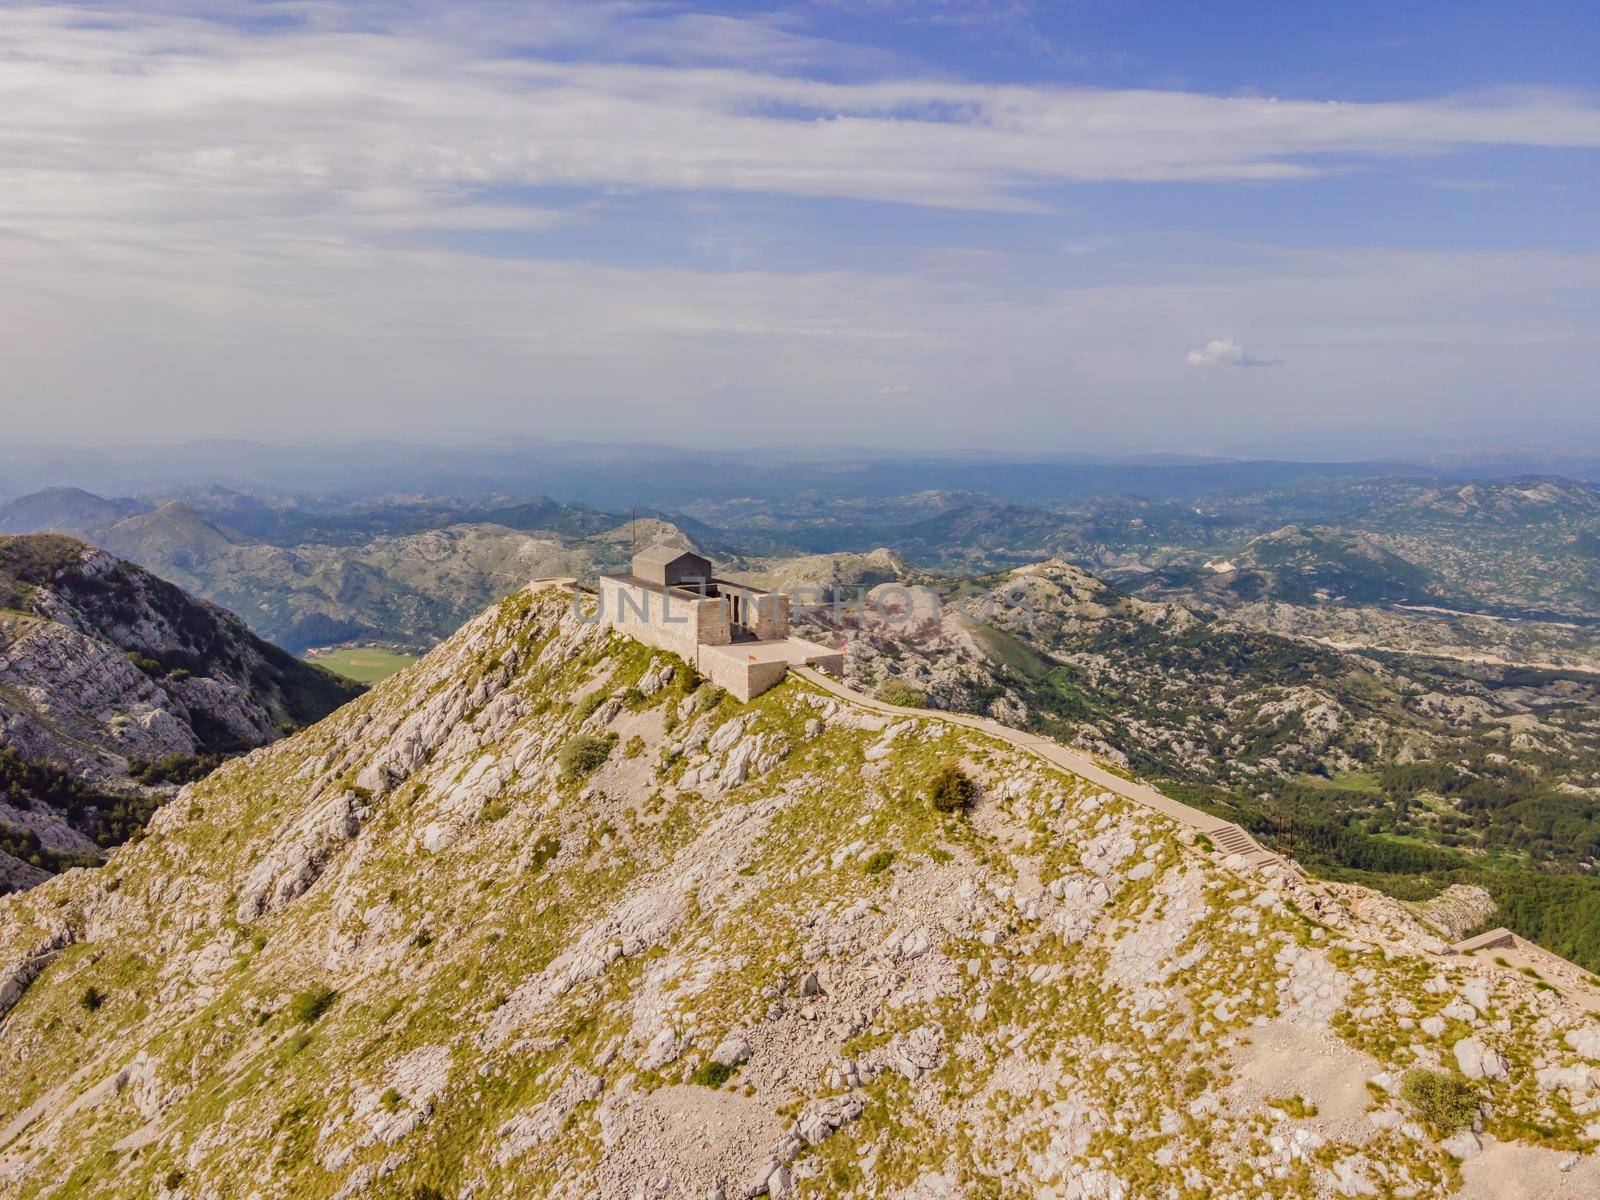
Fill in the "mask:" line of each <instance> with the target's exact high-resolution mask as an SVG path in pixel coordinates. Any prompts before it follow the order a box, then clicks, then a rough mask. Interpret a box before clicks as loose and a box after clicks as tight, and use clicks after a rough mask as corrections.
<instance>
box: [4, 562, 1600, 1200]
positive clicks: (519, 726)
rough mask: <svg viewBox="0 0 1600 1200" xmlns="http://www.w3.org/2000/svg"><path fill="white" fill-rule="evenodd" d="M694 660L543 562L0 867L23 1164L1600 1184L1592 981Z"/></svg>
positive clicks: (632, 1176) (1332, 1186)
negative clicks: (310, 722) (935, 797)
mask: <svg viewBox="0 0 1600 1200" xmlns="http://www.w3.org/2000/svg"><path fill="white" fill-rule="evenodd" d="M667 666H671V667H673V668H674V669H673V670H672V671H671V673H670V674H668V673H666V672H664V671H663V668H664V667H667ZM647 685H648V686H647ZM694 685H695V680H694V678H693V676H692V673H690V672H689V671H687V670H686V669H683V667H682V665H681V664H675V663H672V662H670V661H669V660H668V659H667V658H666V657H665V656H663V655H661V654H659V653H657V652H652V651H650V650H648V649H647V648H645V647H643V646H640V645H637V644H635V643H632V642H630V641H628V640H626V639H624V638H622V637H621V636H619V635H616V634H613V633H611V632H609V631H607V630H604V629H602V628H600V627H598V626H597V625H594V624H590V623H587V622H586V621H584V620H583V619H582V618H581V615H580V614H578V613H576V612H575V611H574V609H573V607H572V605H571V601H570V598H569V597H567V596H566V595H565V594H563V593H560V592H558V591H555V590H548V591H544V592H540V593H523V594H519V595H518V596H515V597H513V598H511V599H510V600H508V601H506V602H505V603H504V604H502V605H501V606H499V607H498V608H496V609H494V610H491V611H490V612H488V613H485V614H483V615H482V616H481V617H479V618H478V619H476V620H474V621H473V622H471V623H470V624H469V625H468V626H467V627H466V628H464V629H463V630H462V631H461V632H460V633H459V634H457V635H456V636H455V637H454V638H452V639H451V640H450V641H448V642H447V643H445V644H444V645H443V646H441V647H440V648H439V649H438V650H436V651H435V652H434V653H433V654H432V655H430V656H429V657H428V658H426V659H424V660H423V661H422V662H421V663H419V664H417V665H416V666H415V667H413V668H412V669H410V670H408V671H407V672H404V673H402V674H400V675H397V676H394V677H393V678H391V679H389V680H386V681H385V682H384V683H382V684H380V685H379V686H378V687H376V688H375V689H374V690H373V691H372V692H371V693H369V694H368V695H366V696H364V697H362V698H360V699H358V700H356V701H355V702H353V703H352V704H350V705H348V706H346V707H345V708H343V709H341V710H340V711H339V712H338V713H336V714H334V715H333V716H331V717H330V718H328V719H327V720H325V721H323V722H321V723H320V724H318V725H316V726H315V727H313V728H311V729H308V730H306V731H304V732H302V733H300V734H298V735H297V736H295V737H293V738H291V739H288V740H286V741H283V742H280V743H277V744H275V745H272V746H269V747H266V748H264V749H259V750H256V751H253V752H252V753H250V754H249V755H247V756H245V757H242V758H239V759H237V760H234V761H232V762H229V763H227V764H225V765H224V766H222V767H221V768H220V769H219V770H217V771H216V772H215V773H213V774H212V775H210V776H209V777H207V778H206V779H204V780H202V781H200V782H198V783H196V784H193V785H191V786H190V787H189V788H188V789H187V791H186V792H185V794H184V798H183V800H182V801H181V802H179V803H176V804H169V805H167V806H166V807H164V808H163V809H162V810H161V811H160V812H159V813H158V814H157V816H156V817H155V819H154V820H153V821H152V823H151V826H150V830H149V833H148V835H147V836H146V837H145V838H144V839H143V840H142V841H140V842H139V843H137V844H135V845H129V846H126V847H123V848H122V849H121V850H119V851H118V852H117V853H116V854H115V855H114V856H113V857H112V859H111V861H110V862H109V863H108V864H107V865H106V866H105V867H104V868H101V869H99V870H95V871H73V872H69V873H67V874H65V875H62V876H60V877H58V878H56V879H53V880H50V881H49V882H47V883H45V884H43V885H42V886H40V887H37V888H35V889H33V890H32V891H30V892H27V893H24V894H22V895H19V896H12V897H8V898H5V899H4V900H0V987H4V988H5V989H6V994H7V995H8V996H10V1005H11V1007H10V1009H9V1012H7V1013H6V1014H5V1015H4V1016H3V1017H0V1047H3V1049H4V1053H3V1054H0V1197H13V1196H14V1197H19V1198H20V1197H34V1196H43V1195H47V1194H56V1191H57V1185H58V1184H59V1183H60V1181H62V1180H67V1181H70V1183H71V1186H72V1189H73V1192H74V1194H76V1195H82V1196H117V1197H124V1196H165V1197H176V1196H203V1197H212V1196H215V1197H223V1196H229V1195H240V1196H259V1197H262V1198H263V1200H266V1198H268V1197H291V1196H302V1195H325V1196H340V1197H346V1198H349V1200H354V1198H356V1197H361V1196H372V1197H389V1196H414V1197H422V1196H428V1197H431V1196H435V1195H440V1196H451V1197H473V1198H474V1200H485V1198H489V1197H496V1198H499V1197H504V1198H506V1200H510V1198H512V1197H526V1196H547V1197H570V1198H573V1200H577V1198H578V1197H590V1196H597V1195H601V1196H617V1197H627V1198H631V1197H639V1196H643V1197H671V1198H679V1197H682V1198H685V1200H689V1198H692V1200H706V1198H707V1197H712V1196H721V1197H723V1198H724V1200H731V1198H734V1197H738V1198H740V1200H753V1198H755V1197H758V1196H762V1195H766V1196H771V1197H789V1196H845V1195H849V1196H859V1197H869V1196H871V1197H892V1198H894V1200H913V1198H920V1200H934V1198H955V1197H980V1196H985V1197H988V1196H1005V1197H1012V1196H1016V1197H1022V1196H1029V1197H1032V1196H1041V1197H1043V1196H1050V1197H1056V1198H1058V1200H1060V1198H1064V1197H1073V1198H1075V1200H1084V1198H1088V1197H1095V1198H1100V1200H1109V1198H1112V1197H1124V1198H1131V1197H1134V1196H1146V1195H1149V1196H1183V1195H1215V1196H1233V1197H1245V1196H1249V1197H1257V1196H1263V1195H1267V1196H1275V1197H1286V1196H1306V1197H1312V1196H1318V1197H1322V1196H1332V1195H1377V1194H1393V1195H1405V1196H1413V1197H1432V1196H1443V1195H1447V1194H1450V1193H1451V1191H1452V1190H1454V1189H1455V1188H1456V1187H1457V1186H1458V1184H1463V1183H1464V1184H1465V1186H1466V1187H1467V1188H1468V1189H1473V1188H1476V1189H1478V1194H1483V1195H1488V1194H1492V1192H1493V1187H1494V1180H1495V1179H1496V1178H1497V1177H1498V1176H1497V1175H1496V1174H1495V1173H1496V1172H1499V1171H1503V1170H1504V1169H1506V1168H1504V1167H1503V1166H1502V1165H1498V1164H1503V1163H1505V1162H1507V1161H1514V1162H1515V1164H1516V1166H1515V1168H1514V1169H1515V1170H1517V1171H1518V1172H1519V1173H1521V1174H1524V1175H1526V1177H1527V1178H1529V1179H1536V1180H1539V1181H1541V1182H1540V1185H1539V1186H1540V1187H1541V1188H1544V1189H1545V1190H1544V1191H1541V1193H1540V1194H1552V1195H1557V1194H1563V1193H1562V1191H1561V1189H1562V1188H1566V1189H1567V1192H1566V1194H1570V1195H1573V1196H1577V1195H1586V1194H1592V1193H1593V1190H1594V1188H1595V1187H1596V1186H1597V1183H1600V1161H1597V1160H1596V1158H1595V1157H1594V1156H1593V1153H1592V1152H1593V1150H1594V1148H1595V1146H1596V1145H1597V1143H1600V1067H1597V1065H1596V1063H1595V1062H1594V1061H1592V1060H1593V1059H1594V1056H1595V1054H1596V1052H1597V1046H1600V1043H1597V1042H1596V1040H1595V1039H1594V1037H1593V1036H1592V1032H1593V1029H1594V1022H1593V1020H1592V1018H1590V1017H1588V1016H1587V1015H1586V1013H1585V1012H1584V1011H1583V1010H1582V1008H1581V1007H1580V1006H1579V1005H1578V1004H1576V1003H1573V1002H1572V999H1573V998H1574V997H1569V996H1568V995H1564V994H1562V993H1561V992H1560V991H1557V990H1552V988H1551V987H1550V986H1549V985H1542V981H1537V980H1534V979H1532V978H1529V977H1527V976H1525V975H1523V974H1521V973H1519V972H1518V971H1516V970H1512V969H1507V968H1504V967H1501V966H1499V965H1497V964H1496V963H1495V962H1493V961H1492V958H1490V957H1487V956H1485V957H1481V958H1468V957H1465V956H1461V955H1452V954H1449V953H1448V952H1446V951H1445V948H1444V945H1443V943H1442V942H1441V941H1440V940H1439V939H1438V938H1437V937H1436V936H1434V935H1433V934H1432V933H1430V932H1429V931H1428V930H1427V929H1426V928H1424V927H1423V926H1422V925H1421V924H1419V923H1418V922H1417V921H1415V920H1414V919H1413V918H1412V917H1411V916H1410V915H1409V914H1408V913H1407V912H1406V911H1405V909H1404V908H1403V907H1402V906H1400V905H1398V904H1396V903H1394V902H1392V901H1387V900H1369V898H1370V895H1371V894H1370V893H1367V892H1365V891H1363V890H1362V889H1359V888H1356V887H1354V886H1352V885H1344V886H1342V887H1339V888H1331V887H1328V886H1324V885H1321V884H1318V883H1315V882H1314V881H1311V880H1309V879H1307V878H1306V877H1305V876H1303V875H1301V874H1300V873H1299V872H1298V871H1297V870H1295V869H1294V868H1292V867H1290V866H1286V865H1282V864H1274V865H1271V866H1269V867H1265V868H1259V869H1257V868H1244V867H1241V866H1239V865H1238V864H1239V860H1238V859H1229V858H1227V857H1226V856H1225V855H1223V854H1221V853H1219V852H1217V851H1215V850H1213V849H1212V848H1210V847H1209V846H1208V845H1207V843H1205V842H1204V841H1203V840H1202V839H1198V838H1196V837H1194V836H1193V835H1192V834H1190V833H1188V832H1186V831H1185V830H1184V829H1182V828H1180V827H1178V826H1175V825H1174V824H1173V823H1171V822H1170V821H1169V820H1167V819H1166V818H1164V817H1162V816H1160V815H1159V814H1157V813H1156V812H1154V811H1152V810H1147V809H1144V808H1141V807H1139V806H1137V805H1135V804H1132V803H1131V802H1129V801H1127V800H1124V799H1122V798H1120V797H1118V796H1116V795H1113V794H1111V793H1108V792H1105V791H1102V790H1100V789H1098V788H1096V787H1094V786H1091V785H1089V784H1088V783H1086V782H1085V781H1083V780H1081V779H1078V778H1075V777H1073V776H1071V775H1067V774H1063V773H1061V772H1059V771H1057V770H1055V769H1054V768H1051V767H1048V766H1047V765H1046V764H1044V763H1043V762H1042V760H1039V759H1037V758H1034V757H1032V756H1030V755H1028V754H1027V753H1025V752H1023V751H1020V750H1017V749H1015V748H1013V747H1010V746H1007V745H1002V744H998V743H993V742H988V741H986V740H985V739H984V738H982V737H981V736H980V735H978V734H976V733H973V732H971V731H967V730H964V729H960V728H957V727H955V726H952V725H950V724H948V723H943V722H940V721H939V720H937V719H934V718H932V717H927V718H922V717H918V718H910V719H904V720H894V721H890V720H888V719H886V718H884V717H881V716H878V715H876V714H874V713H871V712H868V711H865V710H863V709H859V708H856V707H854V706H852V705H850V704H848V703H845V702H843V701H841V700H839V699H837V698H834V697H832V696H830V695H828V694H826V693H824V692H822V691H820V690H817V689H814V688H812V687H811V686H810V685H809V684H807V683H806V682H805V681H804V680H802V679H791V680H789V681H787V682H785V683H784V684H783V685H781V686H780V687H778V688H776V689H774V690H773V691H771V692H769V693H767V694H765V695H763V696H762V697H760V698H759V699H757V700H756V701H754V702H752V703H750V704H746V705H741V704H738V703H736V702H735V701H733V700H731V699H730V698H728V697H726V696H722V695H719V694H717V693H716V692H715V690H714V689H712V688H710V687H709V686H704V685H702V686H700V687H699V688H696V687H695V686H694ZM613 702H614V703H613ZM579 739H581V742H580V741H579ZM574 744H580V745H582V746H584V747H586V748H587V749H588V750H590V751H593V753H587V754H585V755H583V756H576V755H573V754H571V753H568V754H563V750H564V748H569V747H571V746H573V745H574ZM602 752H603V761H601V755H602ZM597 763H598V765H596V764H597ZM735 763H737V764H740V765H739V769H737V770H733V771H730V769H729V768H730V764H735ZM946 763H956V764H959V765H960V767H961V769H962V770H964V771H966V772H968V773H969V775H970V776H971V778H972V779H973V781H974V783H975V784H976V785H977V786H976V789H975V790H976V800H975V802H974V803H973V805H972V806H971V808H970V809H968V810H966V811H963V812H957V813H948V812H940V811H937V810H935V809H934V808H933V807H932V805H931V804H930V802H929V800H928V797H927V795H926V792H925V785H926V782H927V780H928V779H929V778H930V777H931V776H932V774H933V773H934V772H935V771H936V770H937V769H938V768H939V767H940V766H942V765H943V764H946ZM1580 998H1581V997H1580ZM1419 1071H1426V1072H1432V1073H1434V1074H1435V1075H1437V1074H1440V1073H1444V1074H1447V1075H1448V1076H1449V1078H1450V1080H1451V1081H1453V1086H1458V1087H1460V1088H1464V1089H1466V1095H1467V1097H1468V1101H1469V1104H1468V1107H1467V1108H1466V1109H1465V1110H1459V1108H1458V1110H1457V1111H1455V1112H1454V1115H1453V1116H1452V1117H1451V1119H1450V1120H1449V1121H1448V1122H1446V1123H1444V1124H1443V1125H1440V1124H1437V1123H1435V1122H1434V1120H1433V1117H1434V1116H1436V1115H1437V1114H1429V1113H1424V1112H1422V1111H1421V1110H1420V1109H1417V1108H1415V1107H1413V1106H1414V1104H1415V1100H1414V1097H1415V1095H1417V1091H1416V1085H1415V1083H1414V1080H1413V1078H1412V1073H1413V1072H1419ZM135 1151H137V1152H135ZM1552 1181H1553V1182H1552ZM1547 1183H1548V1184H1549V1186H1548V1187H1546V1186H1545V1185H1546V1184H1547Z"/></svg>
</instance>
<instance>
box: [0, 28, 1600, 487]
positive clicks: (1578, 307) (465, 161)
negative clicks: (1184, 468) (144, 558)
mask: <svg viewBox="0 0 1600 1200" xmlns="http://www.w3.org/2000/svg"><path fill="white" fill-rule="evenodd" d="M1596 62H1600V10H1597V9H1596V8H1595V6H1593V5H1580V4H1534V5H1526V4H1523V5H1511V4H1483V3H1452V4H1428V5H1424V4H1393V3H1391V4H1384V5H1378V4H1371V5H1362V4H1344V5H1337V6H1309V5H1283V4H1266V3H1261V4H1254V3H1251V4H1247V3H1222V4H1211V5H1205V6H1196V5H1189V4H1152V3H1128V2H1123V3H1092V2H1083V3H1052V4H1030V3H1026V2H1022V0H1014V2H995V3H981V2H979V3H966V2H960V0H942V2H941V0H922V2H920V3H910V2H904V3H902V2H899V0H851V2H849V3H846V2H843V0H841V2H839V3H827V2H816V3H803V4H788V5H783V4H771V5H751V4H728V3H724V4H679V3H662V2H653V0H637V2H635V0H595V2H591V3H584V4H565V3H560V2H558V0H533V2H521V3H484V2H482V0H476V2H466V3H453V4H425V3H340V2H337V0H283V2H274V3H252V2H249V0H224V2H222V3H216V4H193V3H185V2H179V0H146V2H144V3H127V4H121V3H115V2H113V3H104V4H96V5H93V6H62V5H34V4H13V5H11V6H8V7H6V8H5V9H3V10H0V112H4V113H5V114H7V116H6V118H5V124H4V125H3V126H0V271H3V272H4V274H5V277H6V278H7V280H8V287H7V288H6V289H4V291H3V292H0V357H3V360H4V361H5V362H6V364H7V370H6V374H5V376H4V377H0V397H3V399H4V401H5V403H6V405H7V411H8V426H9V427H10V429H11V430H12V432H13V435H14V436H28V437H39V438H64V439H79V440H106V439H137V440H162V439H167V438H178V437H191V436H215V435H223V436H233V435H243V436H255V437H273V438H293V437H301V436H307V435H311V436H327V437H347V436H366V435H372V434H385V435H390V434H399V435H405V436H439V435H466V436H471V435H475V434H482V433H492V432H494V431H497V430H515V431H517V432H525V433H535V434H545V435H548V436H551V437H590V438H594V437H600V438H612V437H630V438H640V439H651V440H666V441H676V442H685V443H693V442H697V441H698V442H706V443H710V444H715V445H718V446H729V445H741V444H768V443H775V442H783V441H786V440H793V441H796V442H803V443H806V444H816V443H817V442H819V441H827V440H837V441H840V442H859V443H872V444H879V445H896V444H898V445H904V446H907V447H911V448H947V447H967V446H980V445H981V446H989V447H994V448H1003V449H1019V448H1028V447H1039V448H1047V449H1089V450H1102V451H1107V452H1118V451H1145V450H1195V451H1213V452H1226V453H1273V454H1297V455H1305V456H1315V457H1338V456H1345V455H1355V454H1386V453H1411V452H1415V451H1417V450H1421V449H1431V448H1435V447H1444V446H1461V445H1474V444H1483V443H1491V442H1492V443H1505V442H1514V441H1517V442H1525V441H1545V442H1552V441H1553V442H1560V443H1567V442H1572V441H1583V442H1586V443H1594V442H1596V441H1600V422H1597V418H1596V417H1595V416H1594V410H1595V409H1597V408H1600V405H1596V404H1595V401H1594V383H1593V381H1594V379H1595V378H1596V373H1597V368H1600V244H1597V243H1600V222H1596V221H1595V220H1594V218H1593V213H1594V211H1596V208H1597V203H1596V202H1597V196H1596V191H1597V188H1596V181H1597V179H1600V170H1597V168H1600V98H1597V95H1596V88H1597V85H1600V78H1597V76H1600V70H1597V68H1596V67H1595V65H1594V64H1595V63H1596Z"/></svg>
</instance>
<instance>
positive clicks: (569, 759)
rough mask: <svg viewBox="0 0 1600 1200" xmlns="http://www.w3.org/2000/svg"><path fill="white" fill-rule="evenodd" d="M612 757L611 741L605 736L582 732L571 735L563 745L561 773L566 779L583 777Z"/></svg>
mask: <svg viewBox="0 0 1600 1200" xmlns="http://www.w3.org/2000/svg"><path fill="white" fill-rule="evenodd" d="M610 757H611V743H610V742H609V741H607V740H606V739H605V738H598V737H593V736H591V735H590V734H587V733H580V734H577V735H576V736H574V737H569V738H568V739H567V740H566V742H565V743H563V744H562V747H561V755H560V763H561V774H562V777H563V778H566V779H582V778H583V777H584V776H585V775H587V774H589V773H590V772H591V771H594V770H596V769H598V768H599V766H600V764H601V763H603V762H605V761H606V759H608V758H610Z"/></svg>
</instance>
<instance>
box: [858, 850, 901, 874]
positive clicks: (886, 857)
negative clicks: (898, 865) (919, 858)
mask: <svg viewBox="0 0 1600 1200" xmlns="http://www.w3.org/2000/svg"><path fill="white" fill-rule="evenodd" d="M892 862H894V851H893V850H879V851H878V852H877V853H876V854H874V855H873V856H872V857H871V858H869V859H867V861H866V863H865V864H864V867H863V869H864V870H865V871H866V873H867V874H868V875H877V874H880V873H881V872H883V871H887V870H888V869H889V864H890V863H892Z"/></svg>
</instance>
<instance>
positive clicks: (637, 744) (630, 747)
mask: <svg viewBox="0 0 1600 1200" xmlns="http://www.w3.org/2000/svg"><path fill="white" fill-rule="evenodd" d="M643 753H644V739H643V738H642V737H640V736H639V735H638V734H634V735H633V736H632V737H631V738H629V739H628V744H627V745H625V746H624V747H623V748H622V757H623V758H638V757H639V755H641V754H643Z"/></svg>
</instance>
